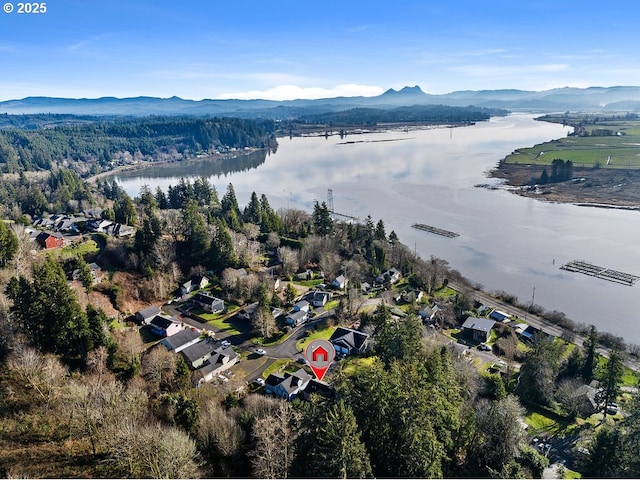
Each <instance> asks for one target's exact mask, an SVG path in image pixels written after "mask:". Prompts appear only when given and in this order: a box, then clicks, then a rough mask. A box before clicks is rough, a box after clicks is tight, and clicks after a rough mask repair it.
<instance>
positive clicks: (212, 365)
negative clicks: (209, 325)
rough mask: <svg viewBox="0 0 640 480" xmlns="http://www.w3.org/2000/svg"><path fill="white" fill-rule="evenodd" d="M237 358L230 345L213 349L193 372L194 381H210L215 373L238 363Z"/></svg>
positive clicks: (196, 382)
mask: <svg viewBox="0 0 640 480" xmlns="http://www.w3.org/2000/svg"><path fill="white" fill-rule="evenodd" d="M239 358H240V357H239V356H238V354H237V353H236V352H235V351H234V350H233V348H231V347H227V348H225V349H216V350H214V351H213V353H212V354H211V356H210V357H209V359H208V360H207V361H206V362H205V363H204V365H203V366H202V367H200V368H199V369H197V370H196V371H195V372H194V376H193V378H194V380H195V382H194V383H195V384H196V385H202V384H203V383H205V382H210V381H211V380H213V379H214V378H215V377H216V376H217V375H220V374H221V373H222V372H224V371H225V370H228V369H229V368H231V367H232V366H234V365H235V364H236V363H238V360H239Z"/></svg>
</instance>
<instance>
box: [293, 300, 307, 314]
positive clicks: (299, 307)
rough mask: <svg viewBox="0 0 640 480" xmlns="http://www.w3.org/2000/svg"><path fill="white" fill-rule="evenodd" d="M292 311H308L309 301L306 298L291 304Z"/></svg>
mask: <svg viewBox="0 0 640 480" xmlns="http://www.w3.org/2000/svg"><path fill="white" fill-rule="evenodd" d="M293 311H294V312H307V313H308V312H309V302H307V301H306V300H300V301H299V302H297V303H296V304H295V305H294V306H293Z"/></svg>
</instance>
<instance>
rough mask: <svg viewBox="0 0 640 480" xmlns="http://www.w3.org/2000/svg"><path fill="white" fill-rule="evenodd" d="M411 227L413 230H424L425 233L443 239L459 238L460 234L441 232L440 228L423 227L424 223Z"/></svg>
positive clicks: (447, 231)
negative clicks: (440, 236) (439, 236)
mask: <svg viewBox="0 0 640 480" xmlns="http://www.w3.org/2000/svg"><path fill="white" fill-rule="evenodd" d="M411 226H412V227H413V228H417V229H418V230H424V231H425V232H429V233H435V234H436V235H442V236H443V237H449V238H455V237H459V236H460V234H458V233H456V232H450V231H449V230H443V229H441V228H437V227H432V226H431V225H425V224H424V223H414V224H413V225H411Z"/></svg>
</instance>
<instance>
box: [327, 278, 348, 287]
mask: <svg viewBox="0 0 640 480" xmlns="http://www.w3.org/2000/svg"><path fill="white" fill-rule="evenodd" d="M348 283H349V280H347V277H345V276H344V275H340V276H338V277H336V279H335V280H334V281H333V282H331V285H332V286H333V287H335V288H339V289H340V290H342V289H344V288H346V286H347V284H348Z"/></svg>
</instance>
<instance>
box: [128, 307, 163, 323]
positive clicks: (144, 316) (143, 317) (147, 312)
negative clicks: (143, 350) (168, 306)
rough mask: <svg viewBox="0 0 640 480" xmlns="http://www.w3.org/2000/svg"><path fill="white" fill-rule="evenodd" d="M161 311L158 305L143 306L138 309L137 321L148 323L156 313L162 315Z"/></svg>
mask: <svg viewBox="0 0 640 480" xmlns="http://www.w3.org/2000/svg"><path fill="white" fill-rule="evenodd" d="M161 313H162V310H160V308H159V307H157V306H156V305H151V306H150V307H147V308H143V309H142V310H139V311H137V312H136V315H135V317H136V321H138V322H139V323H142V324H144V325H148V324H149V322H150V321H151V320H152V319H153V317H155V316H156V315H160V314H161Z"/></svg>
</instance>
